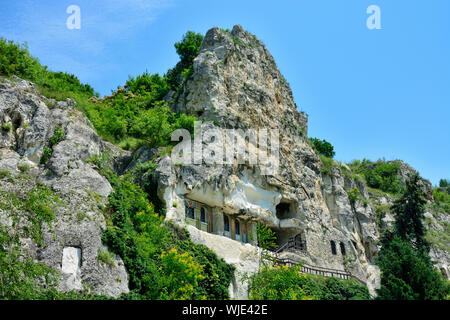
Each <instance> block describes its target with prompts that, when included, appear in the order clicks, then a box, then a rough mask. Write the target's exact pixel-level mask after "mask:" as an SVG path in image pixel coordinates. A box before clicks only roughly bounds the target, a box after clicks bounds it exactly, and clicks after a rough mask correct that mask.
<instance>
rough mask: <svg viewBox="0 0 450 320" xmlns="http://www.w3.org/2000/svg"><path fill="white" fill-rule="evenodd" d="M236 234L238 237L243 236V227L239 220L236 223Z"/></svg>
mask: <svg viewBox="0 0 450 320" xmlns="http://www.w3.org/2000/svg"><path fill="white" fill-rule="evenodd" d="M234 233H235V234H237V235H240V234H241V225H240V223H239V220H236V221H235V222H234Z"/></svg>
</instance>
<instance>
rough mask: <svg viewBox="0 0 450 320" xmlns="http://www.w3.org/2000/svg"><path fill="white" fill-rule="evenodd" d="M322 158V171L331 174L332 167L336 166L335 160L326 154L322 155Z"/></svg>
mask: <svg viewBox="0 0 450 320" xmlns="http://www.w3.org/2000/svg"><path fill="white" fill-rule="evenodd" d="M320 160H321V161H322V173H323V174H331V173H332V171H331V170H332V167H334V161H333V159H331V158H328V157H326V156H324V155H320Z"/></svg>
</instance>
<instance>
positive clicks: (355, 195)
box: [347, 188, 360, 206]
mask: <svg viewBox="0 0 450 320" xmlns="http://www.w3.org/2000/svg"><path fill="white" fill-rule="evenodd" d="M347 195H348V199H349V200H350V204H351V205H352V206H354V205H355V203H356V201H357V200H359V199H360V197H359V195H360V192H359V189H358V188H353V189H352V190H349V191H347Z"/></svg>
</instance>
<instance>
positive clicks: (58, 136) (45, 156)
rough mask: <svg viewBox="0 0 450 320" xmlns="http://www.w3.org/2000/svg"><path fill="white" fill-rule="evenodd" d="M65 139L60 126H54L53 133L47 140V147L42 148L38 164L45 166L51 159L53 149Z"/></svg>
mask: <svg viewBox="0 0 450 320" xmlns="http://www.w3.org/2000/svg"><path fill="white" fill-rule="evenodd" d="M65 138H66V134H65V132H64V130H63V129H62V128H61V127H60V126H56V127H55V130H54V131H53V135H52V137H51V138H50V140H49V143H48V146H45V147H44V151H43V153H42V156H41V159H40V163H41V164H46V163H47V162H48V160H50V158H51V157H52V154H53V147H54V146H55V145H57V144H58V143H60V142H61V141H63V140H64V139H65Z"/></svg>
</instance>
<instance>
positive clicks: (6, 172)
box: [0, 169, 11, 179]
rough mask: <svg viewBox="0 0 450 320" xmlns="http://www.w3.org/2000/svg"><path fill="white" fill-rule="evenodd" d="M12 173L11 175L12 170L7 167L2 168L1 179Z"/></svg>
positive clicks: (0, 171)
mask: <svg viewBox="0 0 450 320" xmlns="http://www.w3.org/2000/svg"><path fill="white" fill-rule="evenodd" d="M10 175H11V171H9V170H7V169H2V170H0V179H3V178H6V177H9V176H10Z"/></svg>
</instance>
